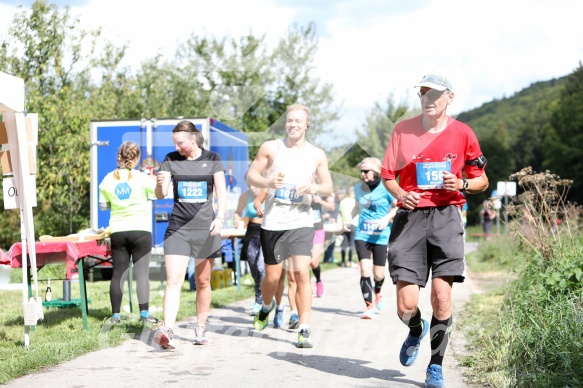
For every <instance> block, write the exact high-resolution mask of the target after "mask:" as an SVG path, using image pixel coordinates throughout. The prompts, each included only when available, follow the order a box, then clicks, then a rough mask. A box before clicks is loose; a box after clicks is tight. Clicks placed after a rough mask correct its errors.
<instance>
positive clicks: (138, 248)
mask: <svg viewBox="0 0 583 388" xmlns="http://www.w3.org/2000/svg"><path fill="white" fill-rule="evenodd" d="M151 255H152V233H150V232H144V231H129V232H116V233H113V234H112V235H111V260H112V262H113V275H112V277H111V284H110V285H109V297H110V300H111V310H112V312H113V313H114V314H119V313H120V308H121V300H122V297H123V288H124V284H125V281H126V279H127V277H128V269H129V267H130V257H131V260H132V262H133V263H134V272H133V277H134V279H136V293H137V294H138V304H139V306H140V311H142V310H148V303H149V301H150V277H149V276H150V257H151Z"/></svg>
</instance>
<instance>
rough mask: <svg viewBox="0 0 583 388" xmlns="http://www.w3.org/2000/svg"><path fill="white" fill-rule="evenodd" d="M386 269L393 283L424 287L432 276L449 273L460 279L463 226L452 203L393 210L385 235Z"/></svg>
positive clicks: (462, 257)
mask: <svg viewBox="0 0 583 388" xmlns="http://www.w3.org/2000/svg"><path fill="white" fill-rule="evenodd" d="M388 258H389V272H390V274H391V279H392V280H393V283H397V281H404V282H408V283H413V284H418V285H419V286H421V287H425V285H426V284H427V280H428V279H429V270H431V272H432V277H433V278H435V277H446V276H453V281H454V282H459V283H461V282H463V281H464V278H465V269H466V261H465V257H464V228H463V221H462V213H461V210H460V208H459V207H457V206H455V205H449V206H440V207H428V208H419V209H415V210H405V209H402V208H401V209H399V210H397V214H396V215H395V218H394V220H393V228H392V229H391V236H390V237H389V257H388Z"/></svg>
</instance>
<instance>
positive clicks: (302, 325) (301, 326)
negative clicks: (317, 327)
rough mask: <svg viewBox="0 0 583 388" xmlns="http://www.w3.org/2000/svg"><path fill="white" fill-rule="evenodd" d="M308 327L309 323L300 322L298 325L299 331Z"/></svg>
mask: <svg viewBox="0 0 583 388" xmlns="http://www.w3.org/2000/svg"><path fill="white" fill-rule="evenodd" d="M309 328H310V325H307V324H305V323H302V324H300V327H299V329H300V331H302V330H304V329H309Z"/></svg>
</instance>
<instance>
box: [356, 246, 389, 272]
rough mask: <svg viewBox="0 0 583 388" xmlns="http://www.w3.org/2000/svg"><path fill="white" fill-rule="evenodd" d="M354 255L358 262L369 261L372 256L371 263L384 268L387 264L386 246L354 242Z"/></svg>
mask: <svg viewBox="0 0 583 388" xmlns="http://www.w3.org/2000/svg"><path fill="white" fill-rule="evenodd" d="M354 246H355V247H356V254H357V255H358V261H360V260H362V259H370V256H371V254H372V263H373V264H374V265H376V266H379V267H384V266H385V265H386V264H387V246H386V245H379V244H373V243H369V242H366V241H362V240H355V241H354Z"/></svg>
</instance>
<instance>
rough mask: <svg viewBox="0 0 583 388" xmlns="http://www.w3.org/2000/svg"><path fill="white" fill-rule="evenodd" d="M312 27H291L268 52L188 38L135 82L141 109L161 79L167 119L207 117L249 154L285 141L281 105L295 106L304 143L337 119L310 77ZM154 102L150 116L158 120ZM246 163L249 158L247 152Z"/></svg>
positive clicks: (264, 47) (256, 44)
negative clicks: (244, 142)
mask: <svg viewBox="0 0 583 388" xmlns="http://www.w3.org/2000/svg"><path fill="white" fill-rule="evenodd" d="M315 31H316V29H315V25H314V24H309V25H308V26H307V27H305V28H304V27H298V26H295V25H294V26H291V27H290V28H289V30H288V34H287V36H285V37H282V38H280V39H279V41H278V42H277V43H276V44H275V45H274V46H273V47H272V46H270V45H269V44H268V43H267V42H265V37H264V36H260V37H257V36H254V35H253V34H248V35H245V36H242V37H240V38H239V39H235V38H232V37H222V38H216V37H209V36H197V35H194V34H193V35H192V36H191V37H189V39H188V40H187V41H186V42H185V43H183V44H181V45H180V46H179V47H178V49H177V53H176V58H175V59H174V60H173V61H172V62H167V63H164V65H163V66H162V69H163V75H164V77H159V75H160V71H161V70H160V68H156V67H154V66H151V67H147V70H148V71H144V72H143V73H142V74H140V75H139V76H138V80H139V81H138V82H139V84H140V87H141V89H142V90H143V91H144V95H145V96H146V99H148V101H152V99H151V98H150V97H151V96H156V93H159V90H160V89H159V88H154V87H152V88H150V87H149V88H148V89H145V88H144V86H146V85H148V86H149V85H152V83H150V82H148V81H147V79H148V78H149V79H153V78H155V79H158V80H159V79H163V80H164V81H161V82H163V83H164V86H165V87H166V88H165V89H162V90H163V91H162V93H163V94H164V95H168V94H170V95H171V97H172V99H173V101H172V103H171V104H170V105H171V106H172V109H173V112H169V113H170V114H172V113H178V112H179V113H180V115H182V116H185V115H190V114H192V115H195V116H212V117H214V118H216V119H218V120H220V121H222V122H224V123H226V124H228V125H230V126H232V127H234V128H238V129H241V130H243V131H244V132H248V133H250V143H251V147H254V146H256V147H258V146H259V145H260V144H261V143H262V142H263V141H265V140H267V139H270V138H274V137H278V136H281V135H283V134H284V130H285V129H284V128H285V125H284V123H285V121H284V119H285V112H286V108H287V106H288V105H291V104H293V103H302V104H305V105H307V106H308V107H309V108H310V110H311V112H312V116H311V123H312V126H311V127H310V130H309V136H310V137H312V138H315V137H316V136H317V135H318V134H320V133H322V132H323V131H325V130H326V129H327V126H328V125H329V123H331V122H333V121H334V120H336V119H337V118H338V111H337V109H336V108H335V107H334V106H333V103H332V101H333V95H332V86H331V85H330V84H327V83H322V82H321V81H320V79H319V78H317V77H315V76H314V75H313V69H314V65H313V58H314V57H315V52H316V50H317V38H316V32H315ZM160 101H163V99H162V100H160V99H158V100H155V101H153V102H154V104H151V105H150V106H154V108H153V109H152V114H154V115H156V114H158V113H159V112H160V108H159V106H160V105H159V104H156V102H160ZM250 151H251V152H250V154H251V157H253V156H254V154H255V153H254V152H253V151H252V150H250Z"/></svg>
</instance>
